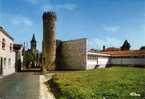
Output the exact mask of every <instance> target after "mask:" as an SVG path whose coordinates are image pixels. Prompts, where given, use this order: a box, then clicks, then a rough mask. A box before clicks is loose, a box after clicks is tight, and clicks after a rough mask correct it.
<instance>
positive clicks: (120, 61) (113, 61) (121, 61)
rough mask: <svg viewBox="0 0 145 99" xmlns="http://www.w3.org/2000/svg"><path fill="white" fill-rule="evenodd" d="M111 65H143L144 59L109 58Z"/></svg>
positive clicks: (144, 63)
mask: <svg viewBox="0 0 145 99" xmlns="http://www.w3.org/2000/svg"><path fill="white" fill-rule="evenodd" d="M111 64H112V65H121V64H122V65H145V57H142V58H139V57H138V58H137V57H136V58H135V57H128V58H125V57H124V58H111Z"/></svg>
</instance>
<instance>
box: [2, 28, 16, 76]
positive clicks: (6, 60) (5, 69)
mask: <svg viewBox="0 0 145 99" xmlns="http://www.w3.org/2000/svg"><path fill="white" fill-rule="evenodd" d="M13 43H14V39H13V38H12V37H11V36H10V35H9V34H8V33H7V32H6V31H5V30H4V29H3V28H2V27H0V75H8V74H12V73H14V72H15V52H14V51H13Z"/></svg>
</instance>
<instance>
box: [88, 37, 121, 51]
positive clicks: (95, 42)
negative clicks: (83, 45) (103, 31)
mask: <svg viewBox="0 0 145 99" xmlns="http://www.w3.org/2000/svg"><path fill="white" fill-rule="evenodd" d="M121 44H122V41H121V40H120V39H117V38H113V37H106V38H104V39H99V38H92V39H89V40H88V46H89V48H97V49H102V47H103V45H105V46H106V47H120V46H121Z"/></svg>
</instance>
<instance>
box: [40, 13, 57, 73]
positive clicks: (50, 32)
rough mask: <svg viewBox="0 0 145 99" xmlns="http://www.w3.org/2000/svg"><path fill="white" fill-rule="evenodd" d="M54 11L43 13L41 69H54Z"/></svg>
mask: <svg viewBox="0 0 145 99" xmlns="http://www.w3.org/2000/svg"><path fill="white" fill-rule="evenodd" d="M55 21H56V14H55V12H44V13H43V67H42V69H43V71H44V72H45V71H47V70H55V60H56V39H55Z"/></svg>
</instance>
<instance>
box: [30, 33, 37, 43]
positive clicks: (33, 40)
mask: <svg viewBox="0 0 145 99" xmlns="http://www.w3.org/2000/svg"><path fill="white" fill-rule="evenodd" d="M31 42H36V39H35V34H33V37H32V40H31Z"/></svg>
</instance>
